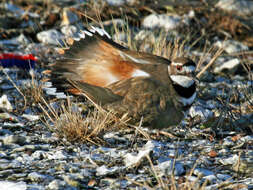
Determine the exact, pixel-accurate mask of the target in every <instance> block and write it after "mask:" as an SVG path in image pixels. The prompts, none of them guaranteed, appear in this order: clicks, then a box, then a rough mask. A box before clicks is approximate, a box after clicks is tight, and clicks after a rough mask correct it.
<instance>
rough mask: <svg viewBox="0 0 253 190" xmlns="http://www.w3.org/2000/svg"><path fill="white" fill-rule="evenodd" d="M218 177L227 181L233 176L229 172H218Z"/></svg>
mask: <svg viewBox="0 0 253 190" xmlns="http://www.w3.org/2000/svg"><path fill="white" fill-rule="evenodd" d="M217 178H218V179H221V180H223V181H226V180H228V179H230V180H232V176H230V175H227V174H217Z"/></svg>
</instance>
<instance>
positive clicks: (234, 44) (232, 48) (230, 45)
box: [214, 40, 249, 54]
mask: <svg viewBox="0 0 253 190" xmlns="http://www.w3.org/2000/svg"><path fill="white" fill-rule="evenodd" d="M214 45H215V46H217V47H219V48H224V50H225V52H227V53H229V54H231V53H236V52H240V51H247V50H249V47H248V46H246V45H244V44H242V43H241V42H238V41H235V40H225V41H217V42H215V43H214Z"/></svg>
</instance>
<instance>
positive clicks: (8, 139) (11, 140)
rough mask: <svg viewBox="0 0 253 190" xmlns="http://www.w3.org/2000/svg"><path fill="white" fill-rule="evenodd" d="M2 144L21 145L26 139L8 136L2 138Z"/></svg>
mask: <svg viewBox="0 0 253 190" xmlns="http://www.w3.org/2000/svg"><path fill="white" fill-rule="evenodd" d="M3 142H4V144H6V145H8V144H20V145H23V144H25V142H26V137H24V136H19V135H9V136H6V137H4V139H3Z"/></svg>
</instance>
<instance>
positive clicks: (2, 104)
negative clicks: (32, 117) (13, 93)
mask: <svg viewBox="0 0 253 190" xmlns="http://www.w3.org/2000/svg"><path fill="white" fill-rule="evenodd" d="M0 109H5V110H7V111H9V112H11V111H12V110H13V107H12V105H11V103H10V102H9V100H8V98H7V95H5V94H4V95H2V97H1V98H0Z"/></svg>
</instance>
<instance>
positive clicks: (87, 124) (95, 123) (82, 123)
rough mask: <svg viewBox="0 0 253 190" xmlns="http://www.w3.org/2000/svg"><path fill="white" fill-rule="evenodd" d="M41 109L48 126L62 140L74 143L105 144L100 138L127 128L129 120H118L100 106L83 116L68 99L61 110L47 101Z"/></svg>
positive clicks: (122, 118) (124, 118)
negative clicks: (116, 130)
mask: <svg viewBox="0 0 253 190" xmlns="http://www.w3.org/2000/svg"><path fill="white" fill-rule="evenodd" d="M40 107H41V109H42V110H43V112H44V114H45V116H46V118H49V120H48V122H47V126H48V127H49V128H50V129H51V130H52V131H54V132H56V133H57V135H58V136H59V137H60V138H66V139H67V140H68V141H70V142H72V143H75V142H81V143H84V142H91V143H94V144H97V145H99V144H101V143H102V144H103V140H102V139H101V138H100V137H101V135H102V134H104V132H108V131H112V130H115V129H117V128H122V127H126V126H127V122H128V120H129V118H128V117H127V115H123V116H122V117H121V118H118V117H116V116H115V115H114V114H113V113H111V112H108V111H105V110H103V109H102V108H100V107H99V106H98V105H95V108H94V109H93V110H89V111H88V113H87V114H83V113H82V111H80V110H79V109H78V107H77V106H76V105H75V104H74V103H73V102H72V101H71V100H70V98H67V101H66V102H65V104H64V103H62V104H61V106H60V108H59V109H55V108H52V107H51V106H50V105H49V104H47V102H46V101H44V104H40ZM46 120H47V119H46ZM52 124H53V125H52Z"/></svg>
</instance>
